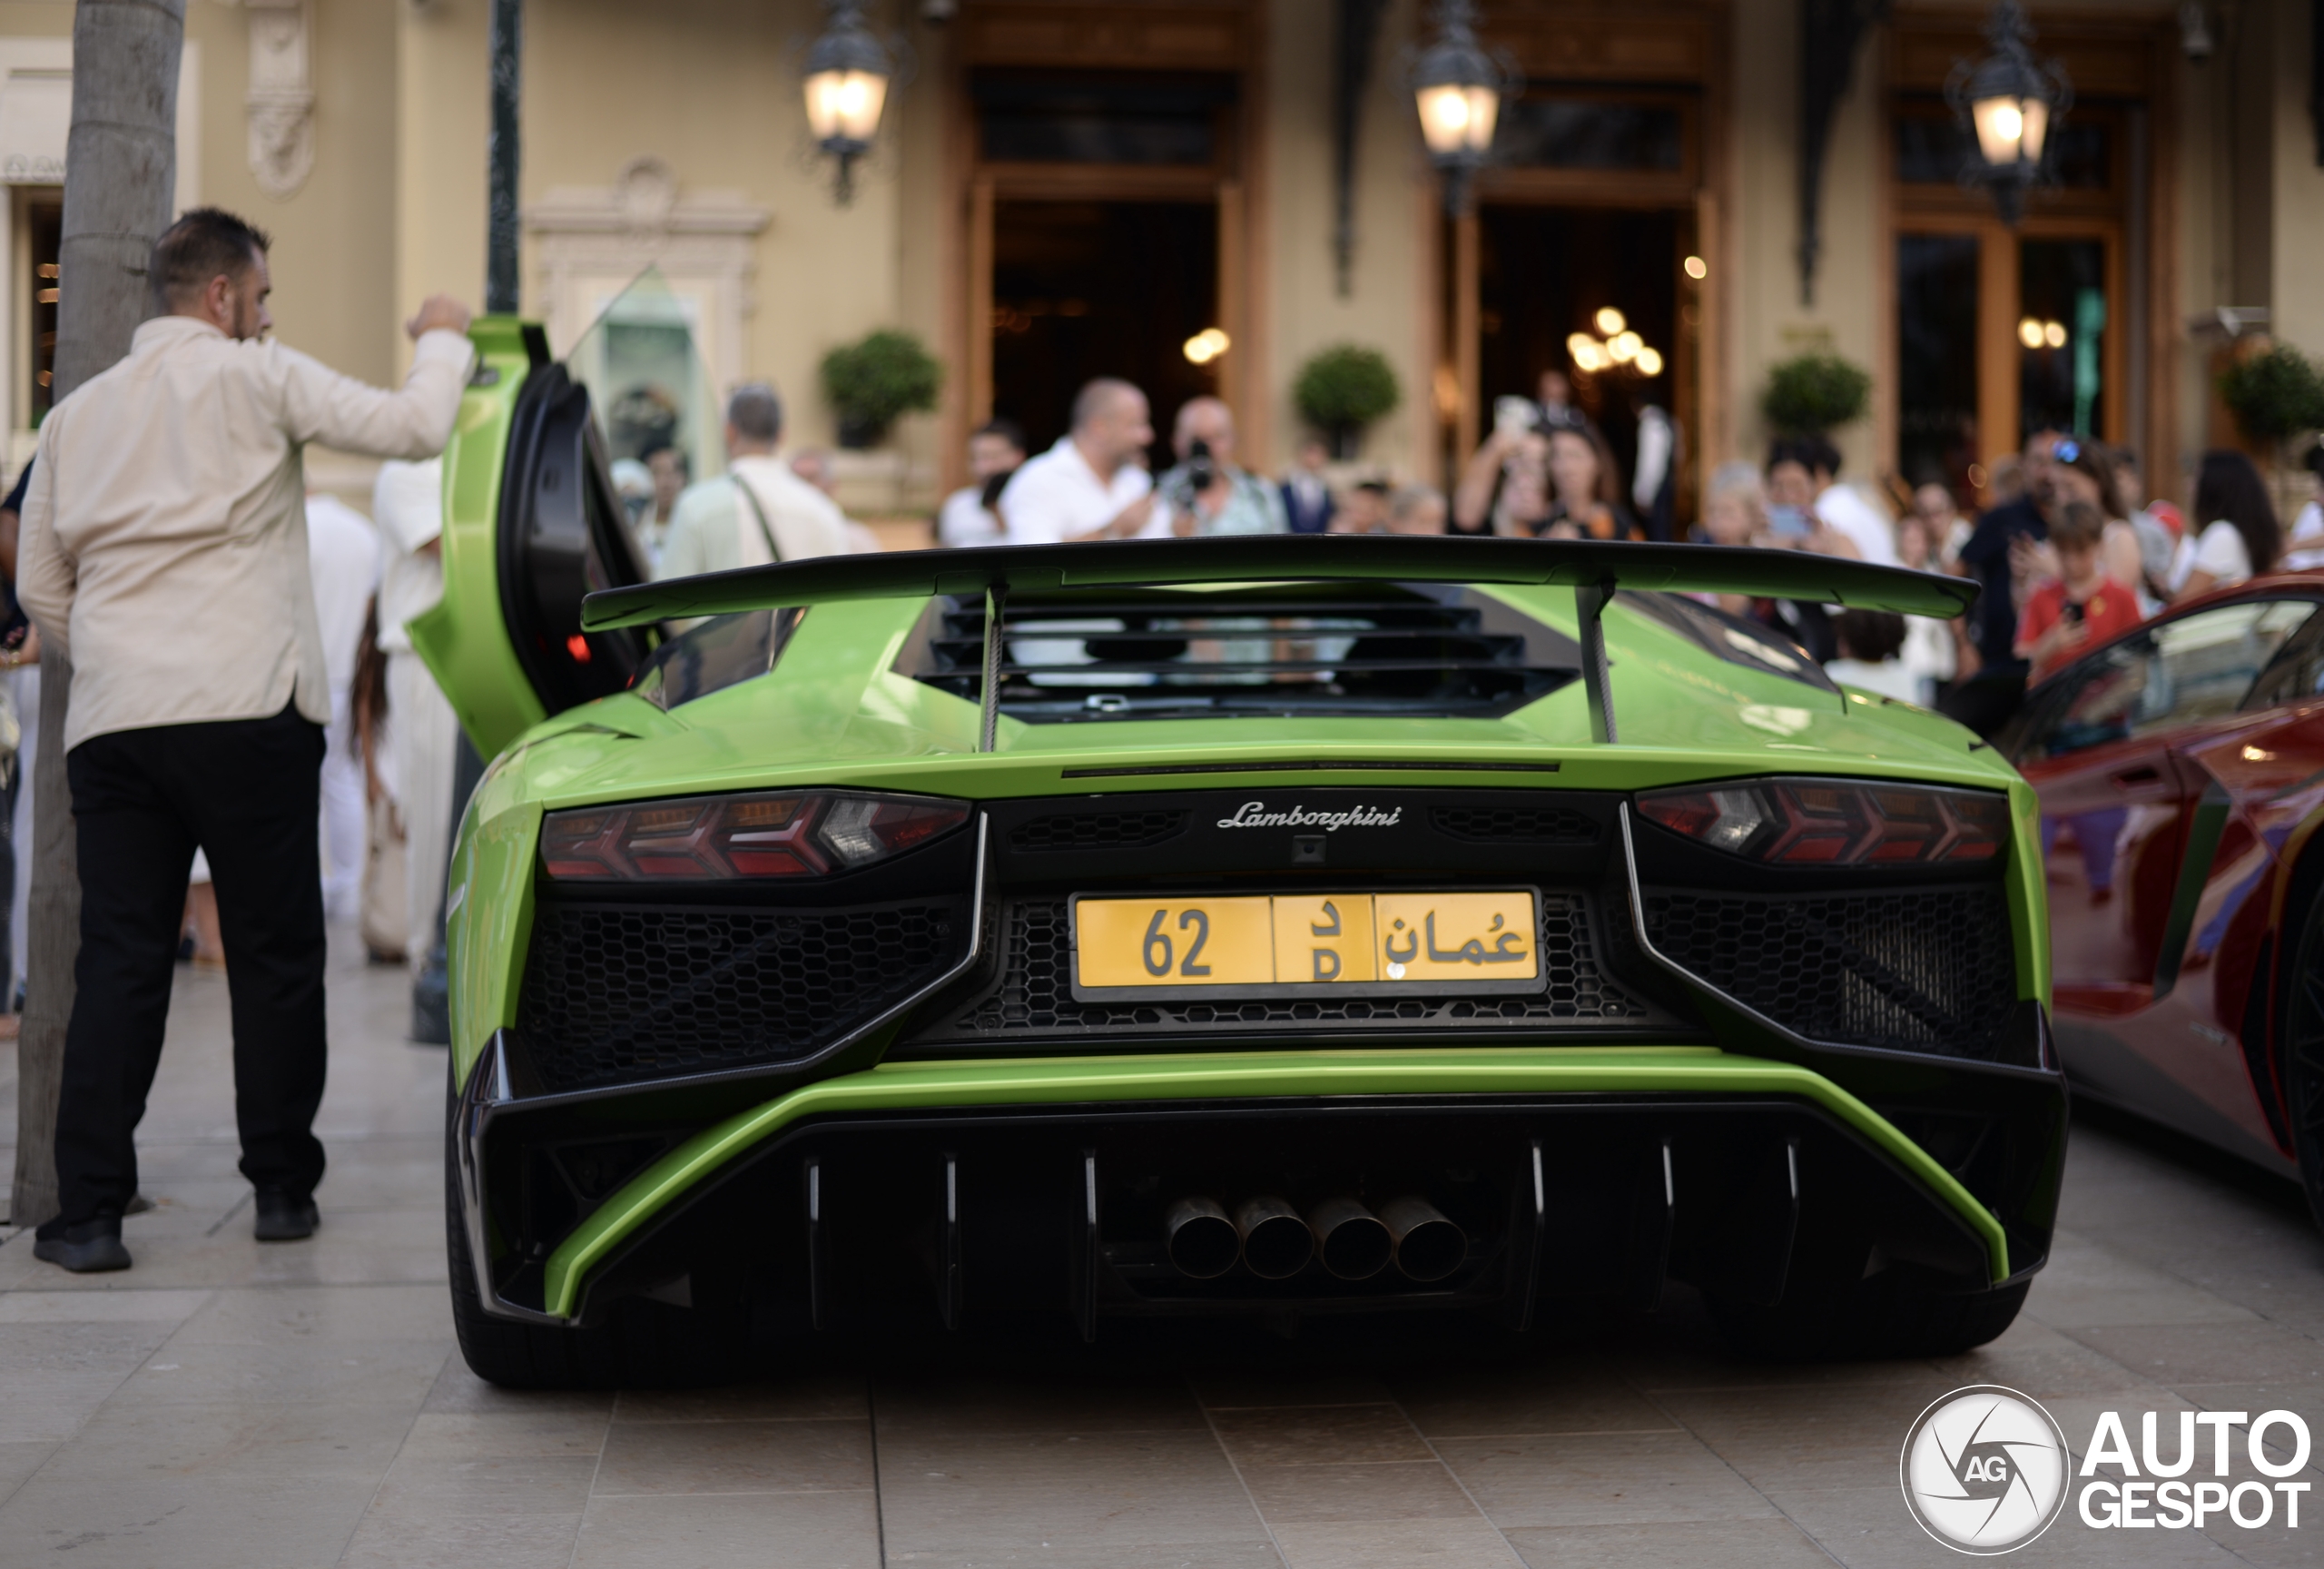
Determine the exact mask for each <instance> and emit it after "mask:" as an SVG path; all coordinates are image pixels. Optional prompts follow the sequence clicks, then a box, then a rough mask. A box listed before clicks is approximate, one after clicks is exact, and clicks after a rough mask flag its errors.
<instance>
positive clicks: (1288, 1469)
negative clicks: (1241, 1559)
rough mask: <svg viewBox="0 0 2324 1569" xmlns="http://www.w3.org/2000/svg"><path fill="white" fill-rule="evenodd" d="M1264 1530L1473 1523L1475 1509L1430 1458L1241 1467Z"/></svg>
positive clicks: (1449, 1475) (1466, 1496)
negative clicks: (1312, 1524)
mask: <svg viewBox="0 0 2324 1569" xmlns="http://www.w3.org/2000/svg"><path fill="white" fill-rule="evenodd" d="M1240 1469H1241V1471H1242V1475H1243V1485H1244V1486H1246V1487H1247V1488H1249V1489H1250V1493H1251V1501H1252V1502H1253V1503H1254V1504H1256V1505H1258V1507H1259V1516H1260V1518H1262V1519H1264V1520H1265V1522H1266V1523H1267V1524H1268V1525H1270V1526H1275V1525H1284V1524H1285V1523H1286V1522H1290V1521H1303V1520H1456V1519H1457V1520H1473V1519H1475V1518H1477V1506H1476V1505H1474V1504H1472V1503H1471V1502H1469V1495H1467V1494H1465V1493H1463V1492H1462V1491H1461V1485H1460V1484H1459V1483H1458V1482H1455V1481H1454V1480H1453V1479H1452V1473H1451V1472H1449V1471H1447V1470H1445V1468H1444V1467H1443V1465H1442V1464H1440V1463H1439V1462H1438V1461H1436V1460H1434V1459H1428V1460H1399V1461H1393V1462H1390V1463H1389V1464H1386V1465H1245V1466H1242V1467H1241V1468H1240Z"/></svg>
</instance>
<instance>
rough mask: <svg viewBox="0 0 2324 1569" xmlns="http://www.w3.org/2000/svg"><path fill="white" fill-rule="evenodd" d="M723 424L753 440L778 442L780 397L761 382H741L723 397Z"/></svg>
mask: <svg viewBox="0 0 2324 1569" xmlns="http://www.w3.org/2000/svg"><path fill="white" fill-rule="evenodd" d="M726 423H727V424H729V425H732V426H733V427H734V429H735V432H736V433H737V434H738V435H742V436H746V437H748V438H750V439H752V440H753V441H780V440H782V439H783V400H782V399H780V398H778V397H776V396H775V394H774V389H773V388H772V387H770V386H768V385H767V384H766V383H765V382H763V381H745V382H743V384H742V385H741V386H740V387H737V388H735V389H734V396H732V397H730V398H728V399H727V400H726Z"/></svg>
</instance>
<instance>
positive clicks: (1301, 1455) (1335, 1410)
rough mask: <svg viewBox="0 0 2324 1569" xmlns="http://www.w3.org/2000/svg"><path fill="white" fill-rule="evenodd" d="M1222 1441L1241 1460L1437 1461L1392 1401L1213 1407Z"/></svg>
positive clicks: (1328, 1462)
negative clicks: (1231, 1409)
mask: <svg viewBox="0 0 2324 1569" xmlns="http://www.w3.org/2000/svg"><path fill="white" fill-rule="evenodd" d="M1211 1421H1212V1423H1213V1424H1214V1425H1215V1426H1216V1427H1217V1429H1218V1441H1219V1442H1220V1443H1221V1444H1224V1445H1225V1446H1226V1452H1227V1453H1228V1454H1229V1455H1232V1456H1234V1457H1235V1463H1236V1465H1352V1464H1364V1463H1370V1462H1378V1461H1384V1460H1433V1459H1434V1458H1435V1456H1433V1455H1432V1454H1430V1453H1429V1448H1428V1446H1427V1444H1425V1443H1424V1442H1423V1441H1422V1439H1421V1436H1420V1435H1419V1434H1417V1433H1415V1432H1413V1425H1412V1423H1411V1422H1410V1421H1409V1420H1408V1419H1407V1418H1406V1417H1405V1416H1404V1414H1403V1411H1402V1410H1400V1409H1399V1408H1398V1407H1396V1406H1264V1407H1258V1408H1256V1409H1246V1410H1234V1411H1214V1412H1212V1413H1211Z"/></svg>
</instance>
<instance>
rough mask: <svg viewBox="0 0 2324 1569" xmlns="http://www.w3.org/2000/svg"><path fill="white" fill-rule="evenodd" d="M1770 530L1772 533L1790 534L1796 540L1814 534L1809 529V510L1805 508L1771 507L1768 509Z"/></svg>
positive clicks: (1812, 530) (1811, 529)
mask: <svg viewBox="0 0 2324 1569" xmlns="http://www.w3.org/2000/svg"><path fill="white" fill-rule="evenodd" d="M1768 531H1769V532H1771V533H1776V534H1788V535H1791V536H1793V537H1794V538H1799V537H1803V536H1806V535H1808V534H1812V533H1814V532H1815V530H1814V529H1813V528H1809V527H1808V523H1807V508H1803V507H1770V508H1768Z"/></svg>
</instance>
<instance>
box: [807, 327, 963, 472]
mask: <svg viewBox="0 0 2324 1569" xmlns="http://www.w3.org/2000/svg"><path fill="white" fill-rule="evenodd" d="M822 372H823V396H824V397H825V398H826V399H828V400H830V402H831V406H832V412H834V413H835V414H837V415H838V416H839V444H840V445H841V446H842V447H845V448H849V449H858V450H860V449H863V448H866V447H876V446H878V445H879V443H880V441H881V439H882V438H884V437H885V436H886V435H887V433H888V428H889V427H890V426H891V425H893V424H894V423H895V422H896V421H897V420H898V419H901V418H902V417H903V416H904V415H906V414H914V413H924V412H926V411H927V410H931V409H933V408H935V407H936V395H937V393H938V392H940V391H941V390H943V386H944V367H943V366H942V365H940V364H939V363H938V362H937V360H936V357H935V356H934V355H932V354H931V353H930V352H929V351H928V350H926V349H925V348H923V347H921V341H920V340H919V339H917V338H915V337H913V336H912V335H911V333H909V332H897V331H891V330H888V329H884V328H883V329H881V331H877V332H874V333H872V334H871V335H870V336H868V337H866V338H864V339H862V340H861V341H858V342H854V343H844V344H842V345H841V346H840V347H839V348H837V349H834V350H832V351H831V352H830V353H828V354H826V355H824V356H823V366H822Z"/></svg>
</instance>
